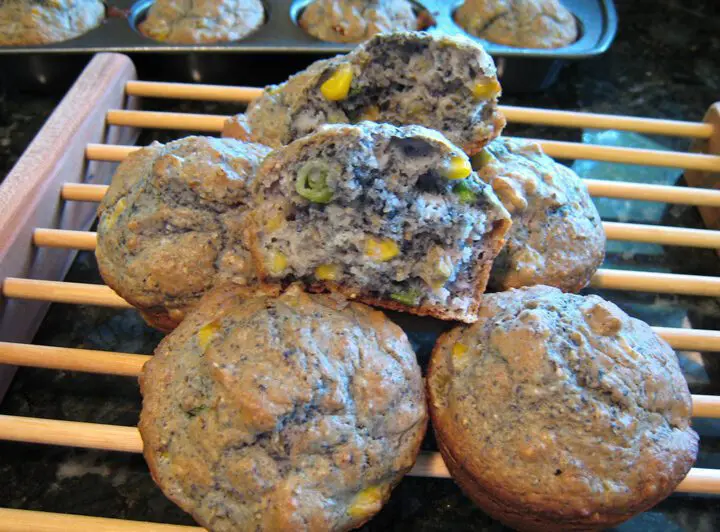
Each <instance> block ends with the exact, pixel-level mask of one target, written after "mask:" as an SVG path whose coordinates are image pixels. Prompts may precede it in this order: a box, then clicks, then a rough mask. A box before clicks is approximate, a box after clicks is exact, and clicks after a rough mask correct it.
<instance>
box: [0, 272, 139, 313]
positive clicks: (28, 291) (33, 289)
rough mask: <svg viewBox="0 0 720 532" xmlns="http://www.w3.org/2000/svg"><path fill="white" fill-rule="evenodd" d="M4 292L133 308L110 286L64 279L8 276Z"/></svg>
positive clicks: (59, 300)
mask: <svg viewBox="0 0 720 532" xmlns="http://www.w3.org/2000/svg"><path fill="white" fill-rule="evenodd" d="M2 294H3V295H4V296H5V297H15V298H19V299H35V300H39V301H50V302H52V303H71V304H76V305H98V306H101V307H114V308H132V305H130V303H128V302H127V301H125V300H124V299H123V298H121V297H120V296H119V295H117V294H116V293H115V292H114V291H113V290H112V289H111V288H110V287H109V286H105V285H101V284H85V283H65V282H62V281H41V280H36V279H18V278H16V277H8V278H6V279H5V280H4V281H3V284H2Z"/></svg>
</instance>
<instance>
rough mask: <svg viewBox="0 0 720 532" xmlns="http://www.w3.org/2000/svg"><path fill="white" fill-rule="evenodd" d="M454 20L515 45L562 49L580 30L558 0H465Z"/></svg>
mask: <svg viewBox="0 0 720 532" xmlns="http://www.w3.org/2000/svg"><path fill="white" fill-rule="evenodd" d="M455 22H457V23H458V24H459V25H460V26H461V27H462V28H463V29H464V30H465V31H467V32H468V33H470V34H472V35H475V36H476V37H480V38H482V39H485V40H487V41H490V42H494V43H497V44H504V45H505V46H514V47H517V48H561V47H563V46H567V45H569V44H572V43H574V42H575V41H576V40H577V38H578V33H579V30H578V24H577V21H576V20H575V17H574V16H573V14H572V13H570V11H568V10H567V8H565V6H563V5H562V3H561V2H560V0H465V2H464V3H463V4H462V5H461V6H460V7H459V8H458V9H457V10H456V11H455Z"/></svg>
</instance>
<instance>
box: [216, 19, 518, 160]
mask: <svg viewBox="0 0 720 532" xmlns="http://www.w3.org/2000/svg"><path fill="white" fill-rule="evenodd" d="M499 95H500V83H499V82H498V80H497V76H496V72H495V64H494V63H493V60H492V58H491V57H490V56H489V55H488V54H487V53H486V52H485V50H484V49H483V48H482V47H481V46H480V45H478V44H476V43H475V42H473V41H472V40H470V39H467V38H464V37H456V36H453V37H445V36H443V37H436V36H433V35H430V34H427V33H423V32H396V33H387V34H380V35H376V36H375V37H373V38H372V39H370V40H369V41H367V42H366V43H364V44H362V45H361V46H359V47H357V48H356V49H355V50H353V51H352V52H350V53H349V54H348V55H345V56H338V57H335V58H333V59H326V60H322V61H318V62H316V63H313V64H312V65H311V66H310V67H308V68H307V69H306V70H305V71H303V72H300V73H299V74H296V75H294V76H292V77H291V78H290V79H289V80H288V81H286V82H285V83H282V84H280V85H272V86H270V87H266V88H265V92H264V93H263V95H262V96H261V97H260V98H258V99H257V100H255V101H253V102H252V103H251V104H250V106H249V108H248V111H247V115H238V116H236V117H234V118H232V119H230V120H229V121H228V123H227V124H226V127H225V131H224V135H226V136H231V137H237V138H242V139H245V140H252V141H254V142H261V143H263V144H266V145H268V146H272V147H278V146H282V145H285V144H288V143H290V142H292V141H293V140H295V139H297V138H299V137H302V136H304V135H307V134H309V133H312V132H314V131H316V130H317V129H318V128H319V127H320V126H322V125H324V124H334V123H342V124H354V123H357V122H361V121H363V120H373V121H377V122H387V123H390V124H394V125H413V124H415V125H422V126H427V127H429V128H432V129H436V130H438V131H440V132H441V133H442V134H443V135H445V136H446V137H447V138H448V139H449V140H450V141H451V142H452V143H454V144H456V145H458V146H460V147H461V148H462V149H463V150H465V152H466V153H468V154H473V153H475V152H477V151H479V150H480V149H481V148H482V147H483V146H484V145H485V144H487V143H488V142H490V141H491V140H492V139H493V138H495V137H496V136H498V135H499V134H500V132H501V131H502V128H503V127H504V126H505V118H504V117H503V115H502V114H501V113H500V111H499V110H498V105H497V99H498V96H499Z"/></svg>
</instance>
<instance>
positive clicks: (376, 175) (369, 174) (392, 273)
mask: <svg viewBox="0 0 720 532" xmlns="http://www.w3.org/2000/svg"><path fill="white" fill-rule="evenodd" d="M255 190H256V193H257V197H256V204H257V208H256V209H255V210H254V211H253V213H252V216H251V220H252V221H251V231H250V247H251V251H252V253H253V257H254V258H255V266H256V268H257V271H258V275H259V277H260V279H261V280H262V281H264V282H272V283H280V282H288V281H291V280H302V281H303V282H304V283H305V284H306V285H307V286H308V287H310V289H313V290H319V289H323V290H324V289H329V290H336V291H339V292H342V293H343V294H345V295H346V296H348V297H355V298H358V299H359V300H361V301H364V302H367V303H371V304H374V305H379V306H382V307H385V308H391V309H397V310H403V311H406V312H410V313H413V314H419V315H430V316H434V317H437V318H441V319H446V320H447V319H456V320H462V321H466V322H471V321H473V320H474V319H475V314H476V312H477V306H478V303H479V298H480V295H481V294H482V293H483V291H484V290H485V285H486V283H487V278H488V274H489V272H490V266H491V265H492V262H493V259H494V258H495V256H496V255H497V253H498V251H499V250H500V248H501V247H502V245H503V242H504V235H505V234H506V232H507V231H508V229H509V227H510V217H509V215H508V213H507V211H506V210H505V208H504V207H503V206H502V205H501V203H500V202H499V201H498V199H497V198H496V197H495V195H494V194H493V192H492V189H491V187H490V186H488V185H486V184H485V183H483V182H482V181H481V180H480V179H478V177H477V176H476V175H475V173H474V172H472V169H471V167H470V162H469V160H468V158H467V156H466V155H465V154H464V153H463V152H462V150H460V149H459V148H458V147H456V146H453V145H452V144H451V143H450V142H448V141H447V139H445V138H444V137H443V136H442V135H440V134H439V133H437V132H436V131H432V130H430V129H427V128H424V127H421V126H405V127H395V126H391V125H389V124H377V123H374V122H361V123H360V124H357V125H333V126H325V127H324V128H322V129H320V130H319V131H317V132H315V133H313V134H311V135H308V136H306V137H303V138H300V139H298V140H296V141H295V142H293V143H291V144H289V145H288V146H285V147H283V148H279V149H277V150H275V151H273V152H272V153H271V154H270V155H269V156H268V157H267V158H266V159H265V161H264V162H263V164H262V166H261V167H260V169H259V170H258V175H257V179H256V182H255Z"/></svg>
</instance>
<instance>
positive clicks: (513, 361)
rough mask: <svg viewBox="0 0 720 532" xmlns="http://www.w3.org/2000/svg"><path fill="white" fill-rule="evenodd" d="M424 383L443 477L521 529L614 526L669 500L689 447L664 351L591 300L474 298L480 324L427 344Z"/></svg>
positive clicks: (692, 453)
mask: <svg viewBox="0 0 720 532" xmlns="http://www.w3.org/2000/svg"><path fill="white" fill-rule="evenodd" d="M428 391H429V394H430V397H429V401H430V413H431V419H432V422H433V426H434V428H435V433H436V436H437V440H438V445H439V447H440V451H441V452H442V455H443V458H444V460H445V463H446V464H447V466H448V468H449V469H450V472H451V473H452V475H453V477H454V478H455V480H456V481H457V482H458V484H460V486H461V487H462V489H463V490H464V491H465V493H466V494H467V495H468V496H469V497H471V498H472V499H473V500H474V501H475V502H476V503H477V504H478V505H480V507H482V508H483V510H484V511H486V512H487V513H489V514H490V515H492V516H493V517H495V518H496V519H499V520H500V521H502V522H504V523H505V524H507V525H509V526H512V527H514V528H517V529H519V530H593V529H601V528H605V527H610V526H613V525H615V524H617V523H620V522H622V521H624V520H626V519H629V518H630V517H632V516H633V515H634V514H636V513H639V512H642V511H644V510H647V509H648V508H650V507H652V506H653V505H655V504H656V503H658V502H659V501H661V500H662V499H664V498H665V497H667V496H668V495H669V494H670V493H671V492H672V491H673V490H674V489H675V487H676V486H677V484H678V483H679V482H680V481H681V480H682V479H683V478H684V477H685V475H686V474H687V473H688V471H689V470H690V468H691V467H692V465H693V463H694V461H695V457H696V454H697V449H698V436H697V434H696V433H695V432H694V431H693V430H692V429H691V428H690V416H691V398H690V393H689V391H688V387H687V383H686V382H685V379H684V377H683V375H682V373H681V371H680V367H679V365H678V361H677V357H676V356H675V353H674V352H673V350H672V349H671V348H670V346H669V345H668V344H667V343H666V342H665V341H664V340H662V339H660V338H659V337H658V336H656V335H655V333H654V332H653V331H652V329H651V328H650V327H649V326H648V325H647V324H645V323H644V322H641V321H639V320H636V319H633V318H631V317H629V316H628V315H627V314H625V313H624V312H622V311H621V310H620V309H619V308H618V307H616V306H615V305H614V304H613V303H610V302H607V301H604V300H603V299H601V298H599V297H597V296H588V297H582V296H578V295H573V294H563V293H562V292H560V291H559V290H558V289H556V288H549V287H544V286H536V287H532V288H525V289H520V290H510V291H508V292H502V293H497V294H491V295H486V296H484V297H483V305H482V308H481V310H480V318H479V319H478V321H477V323H475V324H474V325H472V326H470V327H458V328H456V329H454V330H452V331H450V332H449V333H447V334H445V335H443V336H442V337H441V338H440V340H439V341H438V343H437V345H436V347H435V350H434V352H433V355H432V359H431V362H430V367H429V371H428Z"/></svg>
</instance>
